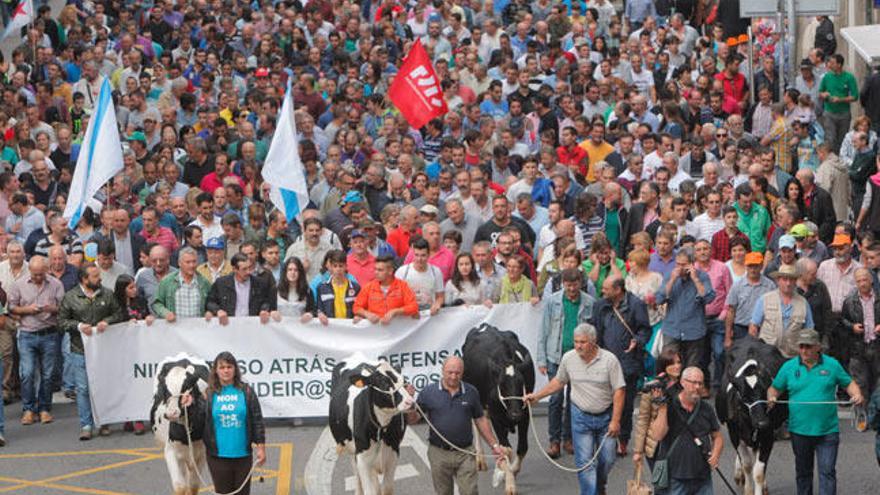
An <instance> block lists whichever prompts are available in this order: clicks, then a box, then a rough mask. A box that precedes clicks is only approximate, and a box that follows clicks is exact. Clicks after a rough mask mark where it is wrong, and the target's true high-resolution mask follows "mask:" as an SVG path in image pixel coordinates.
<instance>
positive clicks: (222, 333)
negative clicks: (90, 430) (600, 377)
mask: <svg viewBox="0 0 880 495" xmlns="http://www.w3.org/2000/svg"><path fill="white" fill-rule="evenodd" d="M542 310H543V306H538V307H532V306H530V305H529V304H525V303H523V304H506V305H496V306H494V307H493V308H491V309H488V308H485V307H483V306H474V307H457V308H449V309H444V310H442V311H441V312H440V313H439V314H437V315H436V316H433V317H427V316H422V317H421V318H420V319H418V320H414V319H412V318H405V317H398V318H395V319H394V320H393V322H392V323H391V324H390V325H387V326H386V325H372V324H370V323H369V322H367V321H362V322H360V323H359V324H357V325H355V324H353V323H352V322H351V320H330V322H331V323H330V325H329V326H326V327H325V326H323V325H321V324H320V323H318V322H317V321H312V322H311V323H308V324H305V325H303V324H301V323H299V321H295V320H293V319H285V320H283V321H281V322H279V323H276V322H270V323H268V324H266V325H261V324H260V322H259V320H258V319H257V318H232V319H230V323H229V325H228V326H225V327H224V326H221V325H220V324H219V322H218V321H217V320H216V319H214V320H213V321H212V322H210V323H206V322H205V321H204V320H200V319H191V320H182V321H179V322H176V323H172V324H168V323H166V322H164V321H156V322H155V323H154V324H153V325H152V326H150V327H148V326H146V325H145V324H144V323H143V322H140V323H123V324H119V325H113V326H111V327H110V328H108V329H107V330H106V331H105V332H104V333H103V334H100V335H98V334H95V335H93V336H92V337H86V336H83V341H84V345H85V351H86V369H87V371H88V375H89V388H90V393H91V400H92V413H93V414H94V416H95V421H96V424H112V423H120V422H123V421H133V420H146V419H148V417H149V411H150V407H151V405H152V398H153V376H154V373H157V372H158V370H157V365H158V363H159V362H161V361H162V360H164V359H165V358H167V357H171V356H175V355H176V354H178V353H181V352H186V353H188V354H190V355H192V356H196V357H199V358H202V359H205V360H213V359H214V357H215V356H217V354H219V353H220V352H221V351H230V352H232V354H233V355H234V356H235V358H236V359H237V360H238V361H239V367H240V368H241V371H242V373H243V378H244V380H245V381H247V382H248V383H250V384H251V385H252V386H253V387H254V389H255V390H256V392H257V395H259V397H260V404H261V406H262V408H263V415H264V416H265V417H271V418H304V417H325V416H327V407H328V404H329V395H330V374H331V372H332V371H333V367H334V366H335V364H336V362H338V361H339V360H341V359H344V358H346V357H348V356H350V355H351V354H353V353H354V352H361V353H362V354H364V355H365V356H367V357H368V358H378V357H384V358H386V359H387V360H388V361H389V362H390V363H391V364H392V365H394V366H398V367H400V369H401V371H402V372H403V374H404V375H405V376H406V378H407V380H408V381H409V382H410V383H412V384H413V385H414V386H415V387H416V389H419V390H420V389H421V388H422V387H424V386H425V385H426V384H429V383H433V382H436V381H437V380H439V378H440V367H441V364H442V362H443V359H444V358H445V357H446V356H448V355H450V354H453V353H456V354H460V351H461V346H462V345H463V344H464V340H465V337H466V335H467V332H468V331H469V330H470V329H471V328H473V327H475V326H478V325H480V324H481V323H482V322H487V323H489V324H491V325H493V326H495V327H497V328H499V329H501V330H512V331H514V332H516V333H517V334H518V335H519V339H520V341H521V342H522V343H523V344H524V345H525V346H526V347H527V348H528V349H529V351H530V352H531V353H532V359H533V360H534V359H535V355H536V352H535V350H536V349H537V341H538V333H539V331H540V327H541V315H542ZM537 377H538V382H539V383H538V385H537V386H538V387H540V386H543V384H544V383H546V380H545V379H544V377H543V376H542V375H540V374H537Z"/></svg>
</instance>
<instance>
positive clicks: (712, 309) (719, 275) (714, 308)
mask: <svg viewBox="0 0 880 495" xmlns="http://www.w3.org/2000/svg"><path fill="white" fill-rule="evenodd" d="M696 265H697V266H698V267H699V268H700V270H703V271H704V272H706V275H709V281H710V282H711V283H712V289H713V290H714V291H715V299H712V302H711V303H709V304H708V305H707V306H706V316H717V317H719V318H721V319H722V320H723V319H724V317H725V316H727V305H726V304H725V301H727V293H728V292H729V291H730V287H731V286H733V277H731V276H730V270H728V269H727V265H725V264H724V263H722V262H720V261H718V260H713V259H710V260H709V266H703V265H701V264H700V263H697V264H696Z"/></svg>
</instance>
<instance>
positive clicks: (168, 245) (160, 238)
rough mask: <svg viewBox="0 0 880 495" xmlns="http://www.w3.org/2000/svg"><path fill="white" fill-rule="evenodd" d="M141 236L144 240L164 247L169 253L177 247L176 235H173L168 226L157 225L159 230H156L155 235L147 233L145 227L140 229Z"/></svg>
mask: <svg viewBox="0 0 880 495" xmlns="http://www.w3.org/2000/svg"><path fill="white" fill-rule="evenodd" d="M141 236H143V238H144V240H146V241H147V242H155V243H156V244H158V245H160V246H162V247H164V248H165V249H167V250H168V252H169V253H173V252H174V251H177V247H178V246H179V243H178V242H177V237H176V236H175V235H174V232H172V231H171V229H169V228H168V227H159V230H157V231H156V235H155V236H151V235H150V234H148V233H147V231H146V229H144V230H141Z"/></svg>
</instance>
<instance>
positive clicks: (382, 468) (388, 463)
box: [329, 355, 412, 495]
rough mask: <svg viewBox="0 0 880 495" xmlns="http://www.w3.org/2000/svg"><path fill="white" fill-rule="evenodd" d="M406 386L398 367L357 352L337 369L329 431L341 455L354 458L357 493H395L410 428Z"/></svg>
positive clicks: (333, 382) (334, 371)
mask: <svg viewBox="0 0 880 495" xmlns="http://www.w3.org/2000/svg"><path fill="white" fill-rule="evenodd" d="M403 386H404V382H403V375H401V374H400V370H397V369H394V368H393V367H392V366H391V365H390V364H388V362H387V361H367V360H366V358H364V357H363V356H360V355H355V356H352V357H350V358H348V359H346V360H344V361H342V362H340V363H339V364H337V365H336V367H335V368H333V378H332V381H331V385H330V414H329V419H330V432H331V433H332V434H333V438H334V439H335V440H336V444H337V447H336V451H337V453H340V454H341V453H342V452H348V453H349V454H352V456H353V457H352V466H353V468H354V473H355V477H356V478H357V489H356V492H357V494H358V495H379V494H380V493H381V495H391V494H392V493H394V471H395V469H397V458H398V456H399V455H400V442H401V440H402V439H403V434H404V432H405V431H406V421H405V418H404V416H403V414H402V411H403V409H405V408H406V407H408V406H409V404H411V403H412V397H410V395H409V393H407V391H406V389H404V388H403ZM380 474H381V475H382V483H381V485H380V483H379V475H380ZM380 486H381V490H380Z"/></svg>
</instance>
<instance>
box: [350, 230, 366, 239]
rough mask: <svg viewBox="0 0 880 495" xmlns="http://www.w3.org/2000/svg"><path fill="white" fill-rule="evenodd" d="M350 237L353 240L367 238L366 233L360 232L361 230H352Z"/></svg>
mask: <svg viewBox="0 0 880 495" xmlns="http://www.w3.org/2000/svg"><path fill="white" fill-rule="evenodd" d="M350 237H351V238H352V239H354V238H355V237H367V233H366V232H364V231H363V230H361V229H354V230H352V231H351V236H350Z"/></svg>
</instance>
